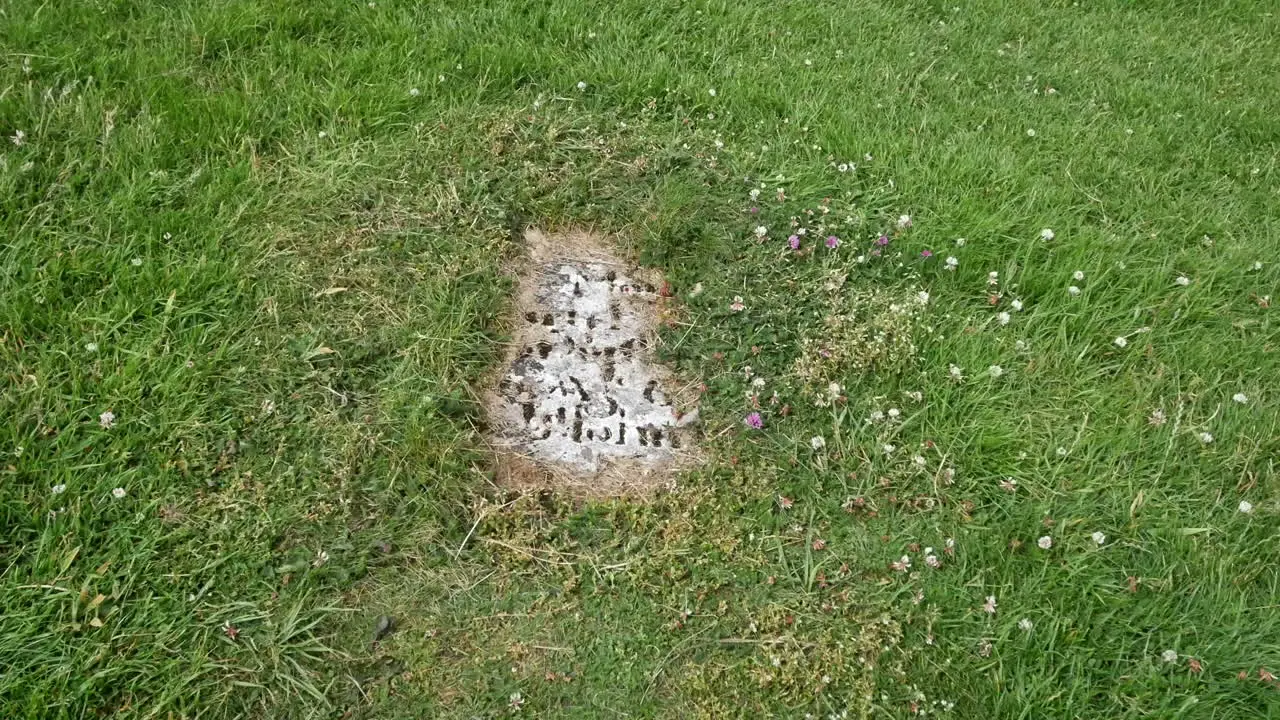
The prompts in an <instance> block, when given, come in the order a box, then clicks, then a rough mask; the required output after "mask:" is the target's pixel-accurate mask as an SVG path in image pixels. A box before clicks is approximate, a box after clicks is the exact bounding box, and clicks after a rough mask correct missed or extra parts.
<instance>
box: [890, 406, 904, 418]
mask: <svg viewBox="0 0 1280 720" xmlns="http://www.w3.org/2000/svg"><path fill="white" fill-rule="evenodd" d="M901 414H902V411H901V410H899V409H898V408H889V417H891V418H893V419H894V420H897V419H898V416H899V415H901Z"/></svg>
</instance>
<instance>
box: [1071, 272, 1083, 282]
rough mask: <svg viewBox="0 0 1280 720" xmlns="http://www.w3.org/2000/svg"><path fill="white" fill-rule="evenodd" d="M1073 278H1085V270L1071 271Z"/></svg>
mask: <svg viewBox="0 0 1280 720" xmlns="http://www.w3.org/2000/svg"><path fill="white" fill-rule="evenodd" d="M1071 279H1072V280H1083V279H1084V271H1083V270H1077V271H1075V272H1073V273H1071Z"/></svg>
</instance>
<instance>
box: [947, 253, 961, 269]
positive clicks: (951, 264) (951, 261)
mask: <svg viewBox="0 0 1280 720" xmlns="http://www.w3.org/2000/svg"><path fill="white" fill-rule="evenodd" d="M959 266H960V261H959V260H957V259H956V258H955V256H948V257H947V261H946V265H945V267H946V269H948V270H952V271H954V270H955V269H956V268H957V267H959Z"/></svg>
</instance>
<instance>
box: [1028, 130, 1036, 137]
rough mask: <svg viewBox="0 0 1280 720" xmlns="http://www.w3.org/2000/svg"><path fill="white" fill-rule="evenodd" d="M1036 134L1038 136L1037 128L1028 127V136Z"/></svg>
mask: <svg viewBox="0 0 1280 720" xmlns="http://www.w3.org/2000/svg"><path fill="white" fill-rule="evenodd" d="M1035 136H1036V131H1035V128H1027V137H1035Z"/></svg>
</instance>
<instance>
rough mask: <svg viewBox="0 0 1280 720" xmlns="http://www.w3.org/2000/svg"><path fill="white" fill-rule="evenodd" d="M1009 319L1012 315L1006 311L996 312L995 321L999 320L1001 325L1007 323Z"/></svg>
mask: <svg viewBox="0 0 1280 720" xmlns="http://www.w3.org/2000/svg"><path fill="white" fill-rule="evenodd" d="M1011 319H1012V316H1010V315H1009V313H1007V312H1000V313H996V321H997V322H999V323H1000V324H1001V325H1008V324H1009V321H1010V320H1011Z"/></svg>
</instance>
